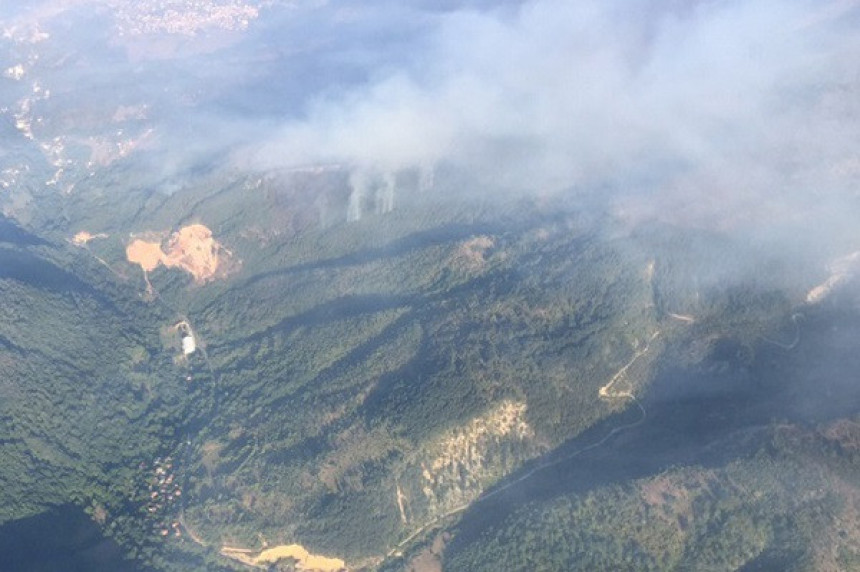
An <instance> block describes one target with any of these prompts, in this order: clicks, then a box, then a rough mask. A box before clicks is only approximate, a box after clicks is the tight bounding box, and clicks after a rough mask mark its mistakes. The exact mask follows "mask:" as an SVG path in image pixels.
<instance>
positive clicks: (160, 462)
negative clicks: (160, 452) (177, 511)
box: [146, 457, 182, 538]
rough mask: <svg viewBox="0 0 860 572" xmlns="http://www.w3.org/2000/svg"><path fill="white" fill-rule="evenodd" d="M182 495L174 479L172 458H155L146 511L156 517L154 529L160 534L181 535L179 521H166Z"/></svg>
mask: <svg viewBox="0 0 860 572" xmlns="http://www.w3.org/2000/svg"><path fill="white" fill-rule="evenodd" d="M181 497H182V488H181V487H180V486H179V483H178V482H177V481H176V474H175V473H174V471H173V459H172V458H171V457H165V458H164V459H162V458H161V457H159V458H157V459H155V462H154V463H153V467H152V476H151V477H150V478H149V501H148V502H147V504H146V511H147V512H148V513H149V514H150V515H151V516H152V517H154V518H156V519H157V524H156V529H157V530H158V533H159V534H160V535H161V536H168V535H170V534H172V535H173V536H175V537H177V538H178V537H181V536H182V532H181V530H180V526H179V521H178V520H173V522H170V523H168V520H169V519H168V518H167V517H168V516H169V515H170V513H171V510H170V509H171V508H172V507H173V506H175V505H176V503H177V502H179V499H180V498H181Z"/></svg>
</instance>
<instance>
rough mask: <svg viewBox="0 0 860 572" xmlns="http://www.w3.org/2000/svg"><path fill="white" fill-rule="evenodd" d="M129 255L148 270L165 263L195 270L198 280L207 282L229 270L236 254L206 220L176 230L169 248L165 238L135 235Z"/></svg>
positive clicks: (190, 270)
mask: <svg viewBox="0 0 860 572" xmlns="http://www.w3.org/2000/svg"><path fill="white" fill-rule="evenodd" d="M125 253H126V258H127V259H128V261H129V262H131V263H132V264H137V265H139V266H140V267H141V269H143V271H144V272H151V271H153V270H155V269H156V268H158V266H159V265H160V264H163V265H164V266H165V267H167V268H179V269H181V270H184V271H186V272H188V273H189V274H191V275H192V276H193V277H194V281H195V282H197V283H199V284H204V283H206V282H209V281H210V280H214V279H216V278H218V277H221V276H223V275H224V274H225V272H226V268H227V266H228V265H229V262H230V260H231V258H232V254H231V253H230V251H228V250H227V249H226V248H224V247H223V246H222V245H221V244H220V243H219V242H218V241H217V240H215V238H214V237H213V236H212V231H211V230H209V229H208V228H207V227H206V226H204V225H202V224H192V225H188V226H185V227H182V228H181V229H179V230H178V231H176V232H174V233H173V234H172V235H171V236H170V239H169V240H168V242H167V248H166V250H165V249H164V248H162V242H161V241H149V240H143V239H139V238H138V239H135V240H134V241H132V242H131V243H130V244H129V245H128V247H126V250H125Z"/></svg>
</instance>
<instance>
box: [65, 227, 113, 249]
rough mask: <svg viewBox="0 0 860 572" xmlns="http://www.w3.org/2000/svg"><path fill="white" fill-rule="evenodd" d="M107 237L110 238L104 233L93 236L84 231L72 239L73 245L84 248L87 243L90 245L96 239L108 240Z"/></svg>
mask: <svg viewBox="0 0 860 572" xmlns="http://www.w3.org/2000/svg"><path fill="white" fill-rule="evenodd" d="M107 237H108V235H106V234H105V233H103V232H100V233H98V234H92V233H90V232H87V231H85V230H82V231H81V232H79V233H78V234H76V235H75V236H73V237H72V243H73V244H74V245H75V246H83V245H85V244H86V243H88V242H89V241H91V240H93V239H94V238H107Z"/></svg>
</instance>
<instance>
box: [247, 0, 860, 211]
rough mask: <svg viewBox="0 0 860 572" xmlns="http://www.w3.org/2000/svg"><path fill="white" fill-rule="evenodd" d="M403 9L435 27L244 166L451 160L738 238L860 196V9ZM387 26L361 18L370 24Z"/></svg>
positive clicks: (720, 5)
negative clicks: (702, 223)
mask: <svg viewBox="0 0 860 572" xmlns="http://www.w3.org/2000/svg"><path fill="white" fill-rule="evenodd" d="M400 14H401V15H402V16H404V17H406V16H407V15H408V16H409V17H410V18H411V19H410V22H414V21H416V19H415V18H416V16H415V15H416V14H419V15H420V16H421V18H423V20H421V21H422V22H423V25H422V27H421V28H420V29H419V30H417V31H416V33H415V37H414V40H413V41H412V42H403V41H402V38H401V39H400V40H401V41H400V42H399V44H398V45H397V49H398V51H399V55H400V57H398V58H396V59H395V60H392V59H391V58H390V56H387V55H385V52H384V50H379V51H378V52H377V53H378V54H379V57H380V59H385V65H380V66H379V67H378V68H374V66H373V63H372V62H368V61H365V62H364V64H365V65H367V66H368V69H370V70H371V71H370V72H369V73H368V74H367V80H366V81H363V82H359V83H357V84H354V85H349V86H346V87H344V88H343V89H336V90H332V89H327V90H321V91H320V92H318V93H309V94H306V100H305V106H304V108H303V110H304V111H303V114H302V116H301V117H297V118H291V119H290V120H288V121H286V122H285V123H284V124H283V125H282V126H280V127H279V128H278V129H277V130H276V131H275V132H274V133H273V134H272V135H271V136H269V137H268V138H267V140H266V141H265V143H264V144H262V145H260V146H253V147H250V148H246V149H244V150H243V152H242V153H239V154H237V157H238V158H239V159H237V160H241V161H247V160H249V158H250V160H251V161H252V162H253V163H254V164H256V165H257V166H261V167H265V168H272V167H290V166H301V165H308V164H320V163H323V164H327V163H334V164H341V165H348V166H351V167H354V168H357V169H371V170H376V171H382V172H386V171H391V170H398V169H403V168H414V167H419V168H424V169H429V168H432V166H433V165H438V164H443V163H444V164H450V165H455V166H457V167H460V168H463V169H466V170H469V171H470V172H472V173H473V174H475V175H477V176H478V177H479V178H480V179H481V180H483V181H484V182H485V183H486V185H487V186H488V187H495V188H510V189H521V190H529V191H535V190H536V191H555V190H558V189H565V188H587V187H594V186H602V187H607V188H614V189H620V190H624V191H625V194H624V197H625V200H627V201H628V203H627V204H626V206H625V207H624V208H626V209H627V210H628V211H631V212H633V211H637V212H638V211H641V214H642V215H643V216H647V215H648V214H654V213H653V212H650V213H649V211H653V210H654V209H657V208H659V209H663V208H665V207H666V205H667V204H669V203H667V201H669V202H670V203H672V204H674V206H675V207H680V209H681V212H683V213H684V216H688V217H692V218H700V219H708V218H715V217H716V218H722V219H724V224H726V225H731V224H734V223H736V222H737V221H735V220H734V219H735V218H738V217H747V218H750V219H760V218H761V217H766V218H767V219H768V220H786V221H787V220H790V219H792V218H793V217H794V218H796V217H797V216H799V213H800V212H802V211H808V210H816V209H817V210H827V212H828V213H832V212H834V211H836V212H844V211H845V208H844V207H845V205H846V203H845V201H856V199H857V192H856V190H855V189H857V183H858V180H860V160H858V156H857V149H858V148H860V146H858V143H860V141H858V139H860V115H858V111H860V99H858V97H857V95H858V66H857V63H856V62H858V61H860V35H858V34H857V33H856V28H857V23H858V16H860V9H858V5H857V3H856V2H806V1H800V0H778V1H777V0H770V1H765V2H755V3H746V2H734V1H721V2H705V1H702V2H658V1H654V2H650V3H640V4H639V5H637V6H635V7H631V6H630V3H629V2H588V1H587V2H555V1H551V0H534V1H531V2H525V3H522V4H520V5H518V6H516V7H513V8H511V7H509V8H505V9H501V8H487V7H482V8H472V9H459V10H454V11H442V12H436V13H428V12H422V11H421V10H420V8H416V7H414V6H413V7H412V8H411V9H410V10H405V9H401V10H400ZM342 15H343V14H342ZM379 15H380V8H379V6H378V5H374V6H370V7H363V6H362V5H359V4H356V5H354V6H352V7H351V8H350V10H349V12H348V16H349V18H351V19H352V21H353V23H354V24H355V25H357V26H361V25H365V24H366V25H370V22H371V21H373V20H374V18H376V17H378V16H379ZM375 25H378V24H375ZM404 25H405V24H404ZM397 26H398V22H397V21H396V20H388V21H386V22H385V25H384V28H385V30H387V31H388V33H392V30H396V28H397ZM360 48H361V46H356V45H343V46H340V47H339V48H338V49H339V50H342V54H347V53H350V52H351V51H352V50H355V51H356V52H357V51H359V50H360ZM361 53H362V54H363V55H364V56H365V57H367V56H368V54H372V53H373V50H361ZM634 189H635V190H636V195H635V196H631V194H630V193H629V191H631V190H634ZM643 193H644V194H643ZM648 193H657V195H658V196H655V195H654V194H648ZM631 199H632V200H633V202H630V201H631ZM636 199H639V203H638V204H637V203H636V202H635V200H636ZM657 199H659V200H657ZM851 205H852V207H856V202H852V203H851ZM855 212H856V210H855ZM808 215H809V212H804V215H803V216H808Z"/></svg>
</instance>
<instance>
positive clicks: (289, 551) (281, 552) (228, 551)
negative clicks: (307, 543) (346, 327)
mask: <svg viewBox="0 0 860 572" xmlns="http://www.w3.org/2000/svg"><path fill="white" fill-rule="evenodd" d="M221 554H223V555H224V556H227V557H229V558H233V559H234V560H238V561H239V562H244V563H245V564H249V565H251V566H260V565H263V564H274V563H275V562H277V561H278V560H282V559H284V558H292V559H293V560H295V561H296V566H297V567H298V569H299V570H309V571H314V572H336V571H338V570H346V562H344V561H343V560H341V559H340V558H328V557H327V556H319V555H317V554H311V553H310V552H308V551H307V550H306V549H305V548H304V547H303V546H302V545H300V544H288V545H283V546H275V547H274V548H267V549H265V550H263V551H262V552H260V553H259V554H257V555H256V556H252V553H251V552H250V551H248V550H246V549H243V548H230V547H227V546H225V547H224V548H222V549H221Z"/></svg>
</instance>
